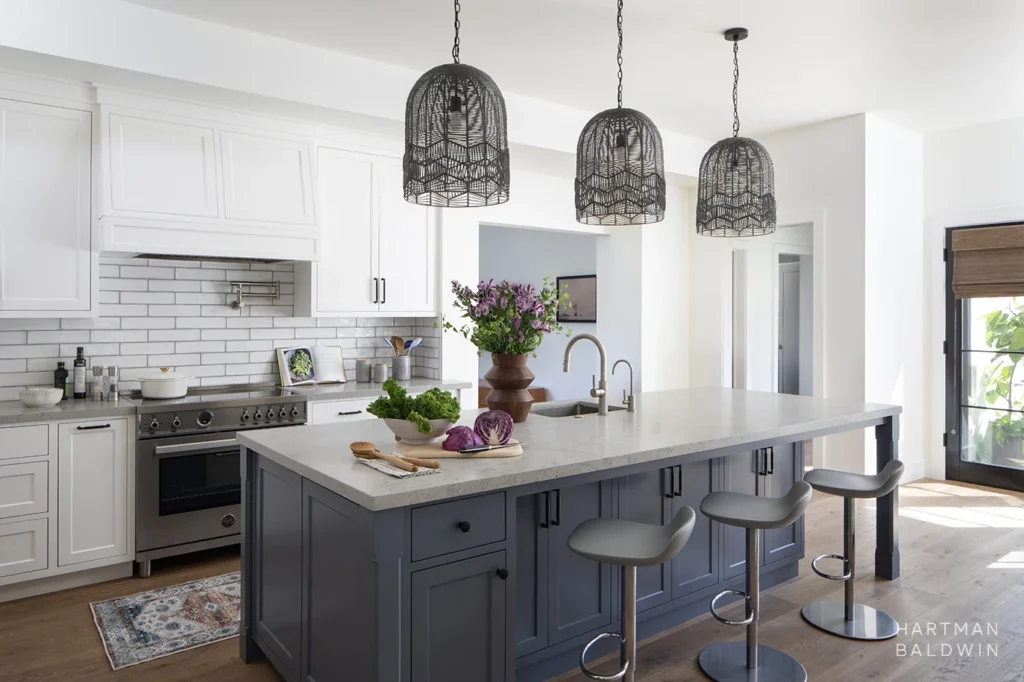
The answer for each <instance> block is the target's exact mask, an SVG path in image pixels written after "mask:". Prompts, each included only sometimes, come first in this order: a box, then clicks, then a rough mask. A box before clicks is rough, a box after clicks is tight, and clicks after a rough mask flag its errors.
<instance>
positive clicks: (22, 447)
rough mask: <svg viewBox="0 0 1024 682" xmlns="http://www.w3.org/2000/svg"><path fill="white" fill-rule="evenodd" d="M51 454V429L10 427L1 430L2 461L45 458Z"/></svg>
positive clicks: (40, 426)
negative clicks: (18, 458) (20, 458)
mask: <svg viewBox="0 0 1024 682" xmlns="http://www.w3.org/2000/svg"><path fill="white" fill-rule="evenodd" d="M48 454H50V428H49V427H48V426H47V425H46V424H37V425H36V426H8V427H5V428H2V429H0V459H15V458H17V457H45V456H46V455H48Z"/></svg>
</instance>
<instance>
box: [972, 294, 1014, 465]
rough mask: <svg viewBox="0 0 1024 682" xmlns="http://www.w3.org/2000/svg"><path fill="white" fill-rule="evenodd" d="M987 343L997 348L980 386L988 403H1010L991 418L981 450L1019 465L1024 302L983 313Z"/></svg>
mask: <svg viewBox="0 0 1024 682" xmlns="http://www.w3.org/2000/svg"><path fill="white" fill-rule="evenodd" d="M983 319H984V320H985V344H986V345H987V346H988V347H989V348H990V349H992V350H993V351H995V353H994V355H993V357H992V360H991V361H990V362H989V364H988V365H987V366H986V367H985V369H984V371H983V372H982V378H981V389H982V391H983V392H984V396H985V402H987V403H988V404H989V405H996V404H997V403H998V404H999V405H1000V407H1002V406H1004V405H1005V406H1008V407H1009V409H1011V410H1017V412H1004V413H1002V414H1000V416H998V417H997V418H995V419H993V420H992V421H991V422H989V428H988V429H987V432H986V433H985V435H984V437H983V441H985V440H987V441H989V442H988V443H984V442H983V447H981V448H979V451H980V452H985V451H989V452H991V453H992V462H991V463H992V464H997V465H1002V466H1020V462H1021V461H1024V414H1021V412H1020V411H1022V410H1024V390H1021V386H1020V383H1019V382H1020V376H1018V369H1019V368H1020V365H1021V363H1022V361H1024V306H1022V305H1021V304H1020V303H1019V302H1018V301H1017V299H1016V298H1013V299H1011V300H1010V302H1009V304H1008V305H1007V306H1006V307H1005V308H1000V309H998V310H993V311H992V312H990V313H987V314H985V315H984V318H983Z"/></svg>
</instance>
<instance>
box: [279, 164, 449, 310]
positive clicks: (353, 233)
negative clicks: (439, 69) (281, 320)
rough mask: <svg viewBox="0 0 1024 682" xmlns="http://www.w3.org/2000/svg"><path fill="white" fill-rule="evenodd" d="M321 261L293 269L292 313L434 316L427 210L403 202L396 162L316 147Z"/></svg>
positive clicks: (432, 235) (432, 257)
mask: <svg viewBox="0 0 1024 682" xmlns="http://www.w3.org/2000/svg"><path fill="white" fill-rule="evenodd" d="M317 183H318V188H319V191H318V198H319V210H320V219H321V226H322V227H323V237H322V238H323V242H322V243H323V250H322V257H321V260H320V262H318V263H311V264H299V265H297V266H296V280H295V306H296V314H298V315H310V316H314V317H316V316H330V317H340V316H344V315H350V314H365V315H369V316H373V315H385V314H386V315H432V314H434V312H435V308H434V290H435V282H434V273H435V267H436V262H437V246H436V238H435V226H434V221H433V213H432V209H428V208H425V207H423V206H416V205H414V204H410V203H407V202H406V201H405V199H404V197H403V195H402V166H401V161H400V160H399V159H395V158H391V157H385V156H376V155H372V154H364V153H359V152H352V151H346V150H340V149H332V148H327V147H320V148H319V149H318V151H317Z"/></svg>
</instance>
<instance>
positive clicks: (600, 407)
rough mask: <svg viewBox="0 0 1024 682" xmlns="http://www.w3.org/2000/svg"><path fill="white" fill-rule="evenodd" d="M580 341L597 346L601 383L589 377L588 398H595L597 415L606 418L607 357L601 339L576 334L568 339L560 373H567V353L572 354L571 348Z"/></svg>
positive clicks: (591, 335) (590, 335) (595, 378)
mask: <svg viewBox="0 0 1024 682" xmlns="http://www.w3.org/2000/svg"><path fill="white" fill-rule="evenodd" d="M580 339H587V340H589V341H593V342H594V345H595V346H597V352H598V353H600V354H601V381H600V382H598V381H597V377H595V376H593V375H591V385H592V386H593V388H591V389H590V397H591V398H597V413H598V414H599V415H602V416H608V356H607V354H606V353H605V351H604V344H603V343H601V339H599V338H597V337H596V336H594V335H593V334H577V335H576V336H574V337H572V338H571V339H569V345H568V346H566V347H565V359H564V360H562V371H563V372H568V371H569V353H571V352H572V347H573V346H575V345H576V342H577V341H579V340H580Z"/></svg>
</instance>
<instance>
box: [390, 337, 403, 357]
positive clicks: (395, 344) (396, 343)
mask: <svg viewBox="0 0 1024 682" xmlns="http://www.w3.org/2000/svg"><path fill="white" fill-rule="evenodd" d="M391 347H392V348H393V349H394V350H395V355H405V339H403V338H402V337H401V336H392V337H391Z"/></svg>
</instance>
